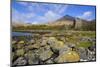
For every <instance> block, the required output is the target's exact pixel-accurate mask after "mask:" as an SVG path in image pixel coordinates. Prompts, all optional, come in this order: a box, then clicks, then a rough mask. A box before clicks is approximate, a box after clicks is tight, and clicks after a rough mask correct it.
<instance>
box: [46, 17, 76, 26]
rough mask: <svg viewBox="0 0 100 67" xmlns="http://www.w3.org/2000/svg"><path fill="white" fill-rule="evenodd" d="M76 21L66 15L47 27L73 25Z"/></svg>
mask: <svg viewBox="0 0 100 67" xmlns="http://www.w3.org/2000/svg"><path fill="white" fill-rule="evenodd" d="M74 20H75V17H72V16H69V15H65V16H63V17H61V18H60V19H58V20H56V21H54V22H49V23H48V24H47V25H51V26H54V25H72V24H73V21H74Z"/></svg>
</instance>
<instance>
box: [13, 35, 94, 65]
mask: <svg viewBox="0 0 100 67" xmlns="http://www.w3.org/2000/svg"><path fill="white" fill-rule="evenodd" d="M64 34H66V35H63V34H62V35H61V34H53V35H51V34H45V35H40V34H36V35H35V36H33V37H31V38H29V39H28V38H26V37H13V38H12V55H11V56H12V66H19V65H36V64H55V63H69V62H81V61H95V60H96V53H95V52H96V38H95V36H93V35H92V34H91V33H89V34H88V33H87V34H84V33H77V34H76V33H64Z"/></svg>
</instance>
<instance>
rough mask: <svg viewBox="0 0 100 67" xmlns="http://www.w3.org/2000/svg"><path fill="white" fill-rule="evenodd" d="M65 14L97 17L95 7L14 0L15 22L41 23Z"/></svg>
mask: <svg viewBox="0 0 100 67" xmlns="http://www.w3.org/2000/svg"><path fill="white" fill-rule="evenodd" d="M65 15H70V16H73V17H79V18H82V19H86V20H92V19H95V7H94V6H81V5H67V4H51V3H36V2H35V3H34V2H15V1H13V2H12V21H13V22H24V23H32V24H41V23H46V22H51V21H55V20H57V19H59V18H61V17H63V16H65Z"/></svg>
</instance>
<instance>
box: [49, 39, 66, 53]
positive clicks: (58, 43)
mask: <svg viewBox="0 0 100 67" xmlns="http://www.w3.org/2000/svg"><path fill="white" fill-rule="evenodd" d="M48 44H49V45H50V47H51V48H52V49H53V51H54V52H55V51H59V50H61V49H62V48H64V43H63V41H58V40H57V39H56V38H55V37H50V38H49V39H48Z"/></svg>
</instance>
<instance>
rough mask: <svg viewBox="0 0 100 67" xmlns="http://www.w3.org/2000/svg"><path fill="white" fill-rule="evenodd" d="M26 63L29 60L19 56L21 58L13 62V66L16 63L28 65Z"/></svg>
mask: <svg viewBox="0 0 100 67" xmlns="http://www.w3.org/2000/svg"><path fill="white" fill-rule="evenodd" d="M26 64H27V61H26V60H25V58H23V57H19V58H18V59H17V60H16V61H15V62H14V63H13V66H16V65H26Z"/></svg>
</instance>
